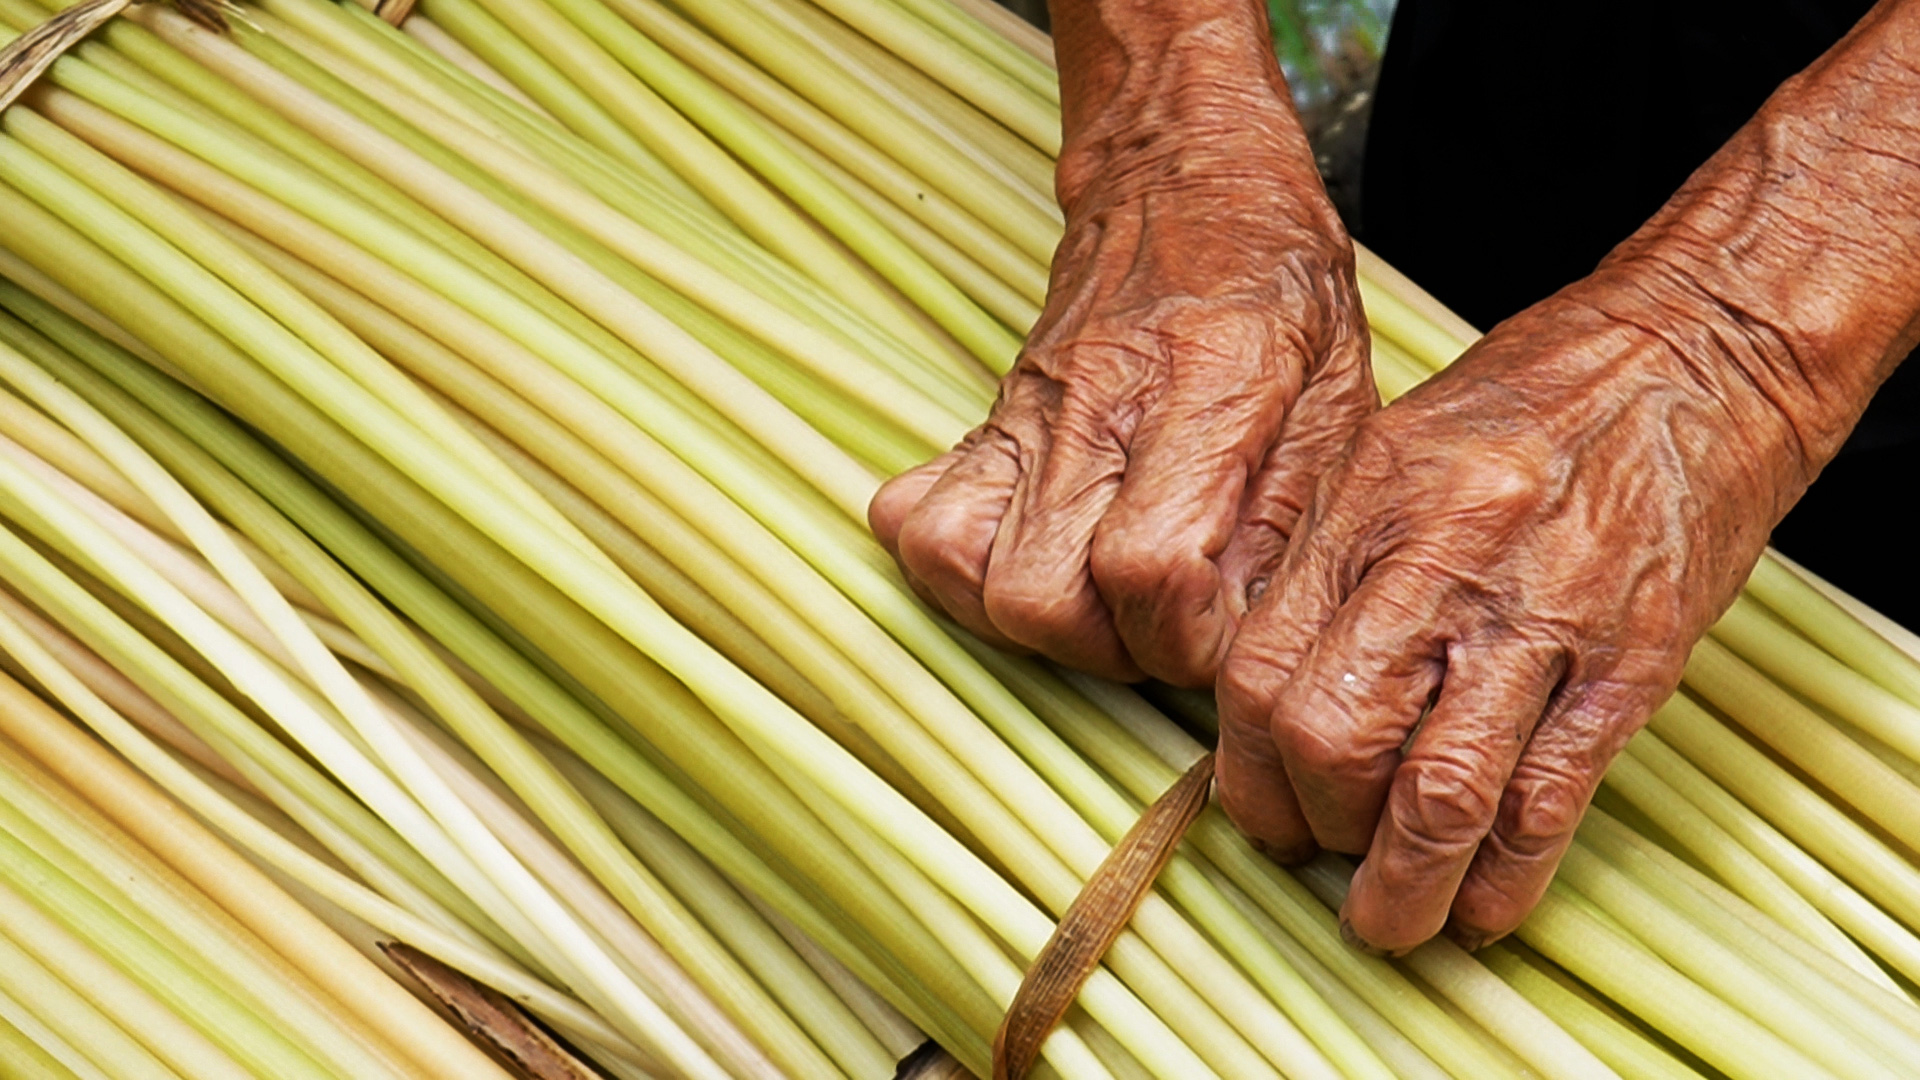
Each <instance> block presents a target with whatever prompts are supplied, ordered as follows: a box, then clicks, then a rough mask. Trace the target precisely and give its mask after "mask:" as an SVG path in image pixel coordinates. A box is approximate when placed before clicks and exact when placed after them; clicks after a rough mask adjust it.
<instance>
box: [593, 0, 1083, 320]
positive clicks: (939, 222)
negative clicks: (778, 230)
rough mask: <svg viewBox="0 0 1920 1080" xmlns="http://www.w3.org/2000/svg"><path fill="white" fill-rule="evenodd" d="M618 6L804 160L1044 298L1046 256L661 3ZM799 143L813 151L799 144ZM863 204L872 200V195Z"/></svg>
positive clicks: (642, 0) (629, 0) (643, 0)
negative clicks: (849, 180)
mask: <svg viewBox="0 0 1920 1080" xmlns="http://www.w3.org/2000/svg"><path fill="white" fill-rule="evenodd" d="M615 10H617V11H618V12H619V13H620V15H621V17H622V18H625V19H626V20H627V21H628V22H630V23H632V24H633V25H634V26H636V27H638V28H639V29H641V30H643V31H644V32H645V33H646V34H647V35H648V36H649V37H650V38H652V39H654V40H656V41H659V42H660V43H661V44H663V45H665V46H667V47H668V48H670V49H672V50H673V52H674V55H676V56H679V57H680V58H681V59H682V60H683V61H684V62H685V63H687V64H689V65H692V66H693V67H694V68H695V69H697V70H698V71H699V72H700V73H701V74H702V75H704V76H705V77H706V78H708V79H710V80H711V81H712V82H713V84H714V85H715V86H717V87H718V88H720V89H721V90H724V91H726V92H727V93H729V94H732V95H735V96H737V97H738V98H739V99H740V101H741V102H742V103H743V104H744V105H746V106H748V107H750V108H752V109H754V110H755V111H757V112H758V113H759V114H761V115H762V116H765V117H766V118H767V119H768V120H770V121H772V122H773V124H774V125H777V130H776V132H775V134H776V136H778V135H780V134H783V133H784V134H787V138H785V139H783V140H782V142H783V144H784V145H786V146H787V147H788V149H790V150H792V151H793V152H795V153H797V154H799V155H800V156H801V157H802V158H803V159H804V160H805V161H806V162H807V164H809V165H812V166H813V167H815V168H819V167H820V164H821V163H822V162H826V163H828V164H830V165H832V166H833V168H834V170H841V171H844V172H845V173H847V174H849V175H851V176H853V177H857V178H858V180H859V182H860V183H861V184H862V185H866V187H867V188H868V189H870V190H871V191H873V192H876V193H878V194H879V195H881V196H883V197H884V201H886V202H888V203H890V204H892V205H893V206H894V207H895V208H897V210H899V211H901V212H904V213H905V214H907V215H911V217H912V218H913V219H914V220H917V221H919V222H921V223H922V224H923V225H925V226H926V227H927V228H928V229H930V230H932V231H933V232H934V233H935V234H937V235H939V236H940V237H942V238H944V239H945V240H946V241H947V242H949V243H951V244H953V245H954V246H956V247H958V248H959V249H961V250H962V251H964V252H966V253H967V254H969V255H970V256H971V257H973V258H975V259H978V260H980V263H981V265H982V266H984V267H985V268H986V269H987V270H988V271H989V272H990V273H992V274H993V275H995V276H996V277H999V278H1001V279H1002V280H1004V281H1006V282H1007V283H1008V284H1009V285H1011V286H1012V287H1013V288H1015V289H1018V290H1019V291H1020V293H1021V295H1023V296H1026V297H1027V298H1028V299H1029V300H1031V301H1033V302H1034V303H1039V302H1040V301H1041V300H1043V299H1044V298H1045V290H1046V271H1045V264H1046V257H1045V256H1042V257H1040V258H1038V259H1036V258H1035V257H1034V256H1031V255H1029V254H1027V253H1026V252H1025V251H1024V250H1022V249H1021V247H1020V246H1019V245H1017V244H1015V243H1013V242H1012V241H1011V240H1009V239H1008V238H1007V237H1005V236H1003V235H1002V234H1001V233H1000V232H999V231H997V230H996V229H995V228H992V227H990V225H989V224H988V223H987V222H984V221H983V220H982V219H980V218H976V217H975V216H974V215H973V214H972V213H970V212H969V211H967V210H966V209H963V208H962V207H960V206H959V205H958V204H956V203H955V202H953V201H952V200H951V199H949V198H948V197H947V196H946V195H945V194H943V193H942V192H941V191H939V190H932V191H929V190H928V187H929V185H927V184H926V183H924V182H923V181H921V180H920V179H919V178H918V177H916V176H915V175H914V174H913V173H911V172H909V171H908V170H907V169H906V168H905V167H904V166H902V165H901V164H900V163H898V162H896V161H895V160H894V159H893V158H891V157H888V156H887V155H886V154H885V153H882V152H881V151H880V150H879V149H877V148H875V147H874V146H873V144H871V143H869V142H867V141H866V140H865V139H863V138H861V137H860V136H858V135H856V134H854V133H853V132H852V131H850V130H848V129H847V128H846V126H845V125H843V124H841V123H840V122H839V121H838V120H836V119H834V118H833V117H831V116H829V115H827V114H826V113H825V112H824V111H822V110H821V109H820V108H819V107H818V106H816V105H814V104H813V103H812V102H810V101H808V100H806V99H805V98H803V97H801V96H800V95H799V94H797V93H795V92H794V91H793V90H791V89H788V88H787V87H786V86H785V85H783V84H781V83H780V82H779V81H778V80H776V79H774V78H773V77H771V76H769V75H768V74H767V73H765V72H763V71H761V70H760V69H759V68H757V67H755V66H754V65H752V64H751V63H748V62H747V61H745V60H744V59H742V58H741V57H740V56H739V55H738V54H736V53H734V52H733V51H732V50H731V49H728V48H727V47H726V46H725V45H722V44H721V43H719V42H717V41H715V40H714V39H713V38H712V37H709V36H708V35H707V34H706V33H705V32H704V31H702V30H701V29H699V28H698V27H696V26H694V25H693V24H691V23H689V22H688V21H686V19H685V18H683V17H681V16H679V15H676V14H675V13H674V12H672V11H670V10H668V9H667V8H666V7H664V6H662V5H660V4H657V3H653V2H651V0H616V4H615ZM800 146H805V147H808V148H809V150H811V151H812V152H811V153H809V152H807V151H803V150H800V149H799V147H800ZM822 175H824V176H826V177H828V178H829V179H834V181H835V183H836V184H838V186H839V187H840V188H841V189H842V190H843V191H846V192H847V193H848V194H850V195H852V196H854V197H856V198H859V197H861V196H862V195H863V194H864V192H863V191H862V190H861V189H860V188H855V187H849V186H848V185H847V184H846V183H844V182H842V181H840V180H839V179H837V178H836V177H835V175H834V172H833V171H829V170H822ZM862 202H863V204H864V205H874V202H873V201H872V200H867V199H862ZM989 220H990V219H989ZM1055 231H1057V230H1055ZM1036 291H1037V295H1036Z"/></svg>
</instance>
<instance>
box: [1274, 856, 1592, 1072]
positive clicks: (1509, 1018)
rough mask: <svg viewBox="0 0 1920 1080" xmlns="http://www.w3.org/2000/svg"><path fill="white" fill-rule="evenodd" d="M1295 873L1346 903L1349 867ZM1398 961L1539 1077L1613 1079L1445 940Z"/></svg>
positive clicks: (1329, 898)
mask: <svg viewBox="0 0 1920 1080" xmlns="http://www.w3.org/2000/svg"><path fill="white" fill-rule="evenodd" d="M1299 873H1300V875H1301V876H1302V877H1304V878H1305V879H1306V881H1307V884H1308V886H1309V887H1310V888H1313V889H1314V891H1315V892H1316V893H1317V894H1318V895H1319V896H1320V900H1321V902H1322V903H1324V904H1326V905H1327V907H1329V908H1332V909H1334V910H1339V908H1340V906H1341V905H1342V904H1344V903H1346V899H1347V890H1348V887H1349V886H1350V885H1351V879H1352V876H1353V871H1352V868H1351V866H1349V865H1347V864H1345V863H1342V862H1340V861H1339V860H1336V859H1333V858H1330V857H1324V856H1323V857H1321V858H1318V859H1315V860H1314V861H1313V862H1312V863H1309V864H1308V865H1307V866H1305V867H1303V868H1302V869H1301V870H1300V871H1299ZM1400 962H1401V963H1403V964H1405V965H1406V966H1407V967H1408V968H1409V969H1411V970H1412V972H1413V973H1414V974H1415V975H1417V976H1419V977H1420V979H1421V980H1422V981H1424V982H1425V983H1426V984H1427V985H1428V986H1430V987H1432V988H1433V989H1434V990H1435V991H1437V992H1439V994H1440V996H1441V997H1443V998H1445V999H1446V1001H1447V1002H1449V1003H1450V1004H1452V1006H1453V1007H1454V1008H1456V1009H1458V1010H1459V1011H1460V1014H1461V1015H1462V1016H1464V1017H1466V1018H1467V1019H1468V1020H1470V1021H1471V1022H1472V1023H1473V1024H1475V1025H1477V1026H1478V1027H1479V1028H1480V1029H1481V1030H1483V1031H1485V1032H1486V1033H1487V1034H1488V1035H1491V1036H1492V1037H1493V1038H1494V1039H1495V1040H1497V1041H1498V1042H1499V1043H1500V1045H1501V1046H1503V1047H1505V1048H1506V1049H1507V1050H1509V1051H1511V1052H1512V1053H1513V1055H1514V1056H1515V1057H1516V1058H1518V1059H1519V1060H1520V1061H1522V1062H1524V1063H1525V1064H1526V1065H1527V1066H1530V1067H1531V1068H1534V1069H1538V1070H1539V1071H1540V1073H1541V1074H1542V1075H1550V1076H1566V1077H1589V1078H1592V1080H1602V1078H1613V1077H1614V1073H1613V1070H1612V1069H1610V1068H1608V1067H1607V1066H1606V1065H1605V1064H1604V1063H1602V1062H1601V1060H1600V1059H1599V1057H1597V1056H1595V1055H1594V1054H1593V1052H1592V1051H1590V1050H1588V1049H1587V1048H1586V1047H1585V1046H1583V1045H1581V1044H1580V1043H1579V1042H1578V1041H1577V1040H1575V1039H1574V1038H1573V1037H1572V1036H1571V1035H1569V1034H1568V1033H1567V1032H1565V1031H1563V1030H1561V1028H1560V1027H1559V1026H1557V1025H1556V1024H1554V1023H1553V1021H1552V1020H1551V1019H1550V1018H1548V1016H1547V1015H1546V1014H1545V1013H1543V1012H1542V1011H1541V1010H1540V1009H1539V1008H1538V1007H1537V1006H1536V1005H1534V1004H1533V1003H1532V1002H1530V1001H1528V1000H1527V999H1526V998H1525V997H1523V996H1521V995H1519V994H1516V993H1515V992H1514V991H1513V989H1512V988H1511V987H1509V986H1508V985H1507V984H1505V983H1503V982H1501V981H1500V980H1499V979H1498V978H1497V977H1495V976H1494V975H1493V973H1492V972H1489V971H1488V970H1487V969H1486V968H1484V967H1482V966H1480V964H1478V963H1476V962H1475V961H1474V958H1473V957H1472V956H1471V955H1469V954H1468V953H1467V951H1466V950H1465V949H1462V948H1461V947H1460V946H1458V945H1455V944H1454V943H1453V942H1451V941H1449V940H1447V939H1446V938H1434V939H1433V940H1432V941H1429V942H1427V943H1426V944H1424V945H1422V946H1420V947H1419V948H1417V949H1414V950H1413V951H1412V952H1410V953H1407V954H1406V955H1405V956H1402V957H1400Z"/></svg>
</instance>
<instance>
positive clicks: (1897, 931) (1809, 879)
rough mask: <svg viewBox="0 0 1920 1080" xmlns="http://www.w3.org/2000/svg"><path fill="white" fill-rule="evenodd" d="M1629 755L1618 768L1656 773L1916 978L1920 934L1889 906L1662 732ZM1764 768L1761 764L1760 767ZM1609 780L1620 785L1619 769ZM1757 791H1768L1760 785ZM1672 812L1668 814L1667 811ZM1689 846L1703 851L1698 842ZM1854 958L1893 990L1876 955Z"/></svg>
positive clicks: (1843, 954) (1712, 864)
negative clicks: (1853, 883) (1849, 879)
mask: <svg viewBox="0 0 1920 1080" xmlns="http://www.w3.org/2000/svg"><path fill="white" fill-rule="evenodd" d="M1702 730H1703V731H1705V730H1710V729H1704V728H1703V729H1702ZM1715 741H1720V740H1715ZM1622 760H1623V761H1629V762H1631V764H1630V765H1628V766H1627V767H1626V768H1624V769H1622V767H1621V765H1620V763H1619V762H1616V763H1615V765H1614V768H1615V769H1619V770H1621V771H1622V773H1623V775H1624V774H1628V773H1638V772H1640V771H1644V772H1646V773H1647V774H1648V775H1649V776H1650V777H1651V778H1652V779H1654V780H1657V781H1659V782H1660V783H1662V784H1664V785H1666V786H1667V787H1668V788H1670V789H1671V790H1672V791H1673V792H1674V793H1675V794H1676V795H1678V796H1679V797H1681V798H1682V799H1684V800H1685V802H1684V803H1683V804H1682V805H1681V806H1680V807H1678V808H1676V810H1677V812H1678V814H1680V815H1684V816H1687V817H1692V818H1695V819H1697V820H1705V821H1707V822H1710V823H1711V824H1712V826H1714V827H1715V828H1716V829H1717V830H1719V833H1718V834H1716V835H1724V836H1725V837H1727V838H1728V839H1729V840H1730V841H1731V842H1732V843H1733V844H1735V845H1737V850H1739V851H1741V852H1744V853H1746V854H1748V855H1750V856H1751V857H1752V858H1755V859H1758V860H1759V861H1760V862H1762V863H1763V864H1765V866H1766V869H1767V870H1769V871H1770V872H1772V873H1773V874H1776V875H1778V876H1779V878H1780V880H1782V881H1784V882H1786V883H1787V884H1788V885H1789V886H1791V887H1792V889H1793V890H1794V892H1796V893H1797V894H1798V895H1799V896H1800V897H1801V898H1802V899H1803V900H1804V901H1805V902H1806V903H1808V904H1811V905H1812V906H1813V907H1814V908H1816V909H1817V910H1818V911H1819V912H1820V913H1821V914H1822V915H1825V916H1827V917H1828V918H1830V919H1832V920H1833V922H1834V924H1835V925H1837V926H1839V927H1841V928H1843V929H1844V930H1845V931H1846V932H1847V934H1850V935H1852V938H1853V939H1858V940H1859V942H1861V944H1863V945H1865V946H1866V947H1867V948H1868V949H1870V950H1871V952H1872V954H1873V956H1875V957H1879V958H1881V959H1882V960H1884V961H1885V962H1886V963H1888V964H1890V965H1891V966H1892V967H1893V968H1894V969H1895V970H1897V971H1900V972H1902V973H1903V974H1906V975H1907V976H1908V978H1909V979H1912V978H1913V977H1914V975H1913V973H1914V972H1915V971H1916V970H1920V940H1916V939H1915V937H1914V936H1913V934H1911V933H1910V932H1909V931H1908V930H1907V929H1906V928H1905V927H1903V926H1901V925H1900V924H1899V923H1898V922H1896V921H1894V920H1893V919H1892V918H1889V917H1888V915H1887V913H1886V912H1884V911H1882V910H1881V909H1880V908H1879V907H1876V906H1875V905H1874V904H1873V903H1872V902H1870V901H1869V900H1867V899H1866V898H1865V897H1863V896H1861V895H1860V894H1859V893H1858V892H1856V891H1855V890H1854V889H1853V887H1852V886H1850V885H1848V884H1847V883H1846V882H1845V881H1843V880H1841V879H1840V878H1839V877H1837V876H1835V875H1834V873H1833V872H1832V871H1831V870H1828V869H1827V868H1826V867H1825V866H1823V865H1821V864H1820V863H1819V862H1818V861H1817V860H1815V859H1814V858H1813V856H1811V855H1809V854H1807V852H1806V851H1805V850H1803V849H1801V848H1800V847H1799V846H1797V845H1796V844H1794V842H1793V841H1791V840H1789V839H1787V838H1786V837H1785V836H1782V835H1781V834H1780V832H1779V831H1778V830H1777V829H1775V828H1774V827H1773V826H1771V825H1769V824H1767V823H1766V822H1765V821H1764V820H1762V819H1761V818H1760V817H1759V816H1758V815H1756V814H1755V813H1754V812H1753V811H1752V810H1749V809H1747V807H1746V806H1745V805H1744V804H1743V803H1741V802H1740V801H1739V800H1738V799H1736V798H1734V797H1733V796H1732V795H1729V794H1728V793H1727V791H1726V790H1725V789H1722V788H1721V787H1720V786H1719V785H1718V784H1716V783H1714V782H1713V780H1711V779H1709V778H1708V777H1707V776H1706V774H1705V773H1702V772H1701V771H1700V770H1699V769H1698V768H1696V767H1694V766H1693V765H1692V764H1691V763H1689V762H1688V761H1687V760H1686V759H1685V758H1683V757H1681V756H1680V755H1679V754H1678V753H1675V752H1674V751H1673V750H1672V748H1670V747H1668V746H1667V744H1666V743H1664V742H1662V741H1660V738H1659V737H1658V736H1657V735H1654V734H1653V733H1652V732H1643V733H1642V734H1640V735H1638V736H1636V737H1635V738H1634V740H1633V742H1631V743H1629V744H1628V746H1627V751H1626V753H1625V754H1623V755H1622ZM1730 771H1733V772H1740V771H1741V770H1738V769H1737V767H1736V769H1734V770H1730ZM1758 771H1759V770H1754V772H1756V773H1757V772H1758ZM1608 782H1609V783H1610V784H1611V783H1612V780H1611V775H1610V777H1609V781H1608ZM1756 790H1763V789H1759V788H1758V787H1756ZM1665 816H1668V815H1663V817H1665ZM1721 847H1722V845H1720V844H1719V843H1718V841H1717V839H1716V840H1715V841H1714V842H1713V843H1711V844H1709V845H1707V850H1709V851H1719V850H1721ZM1816 850H1817V849H1816ZM1689 851H1692V852H1694V853H1695V854H1696V855H1698V854H1699V852H1698V851H1697V850H1696V849H1695V848H1693V847H1691V846H1690V847H1689ZM1734 858H1737V857H1734ZM1702 861H1703V864H1704V865H1706V866H1707V867H1708V868H1709V869H1711V870H1713V871H1714V872H1715V873H1717V874H1720V875H1721V876H1722V878H1723V879H1725V880H1728V881H1737V880H1738V877H1737V876H1735V875H1731V874H1728V873H1726V872H1724V871H1722V870H1721V869H1720V868H1719V861H1718V860H1708V859H1705V858H1703V859H1702ZM1743 895H1745V894H1743ZM1746 899H1747V900H1748V901H1749V902H1750V903H1757V900H1756V899H1755V898H1754V897H1751V896H1748V897H1746ZM1774 917H1775V918H1776V919H1778V918H1779V916H1777V915H1776V916H1774ZM1781 921H1782V923H1783V924H1784V925H1787V926H1793V925H1795V923H1794V922H1790V921H1787V920H1781ZM1808 940H1810V941H1813V943H1814V944H1816V945H1821V944H1822V942H1821V941H1818V940H1814V939H1808ZM1843 940H1851V939H1843ZM1827 952H1828V953H1829V955H1833V956H1837V957H1840V958H1841V959H1842V960H1843V961H1845V960H1847V957H1848V955H1849V952H1848V950H1846V949H1840V950H1835V949H1833V948H1831V947H1830V946H1829V947H1827ZM1858 952H1859V947H1858V946H1854V947H1853V949H1852V953H1853V954H1856V955H1857V954H1858ZM1862 962H1864V963H1866V964H1867V965H1868V968H1867V969H1862V968H1861V967H1860V964H1861V963H1862ZM1850 963H1851V966H1852V967H1854V969H1855V970H1857V971H1861V973H1862V974H1864V975H1866V976H1867V977H1868V978H1870V979H1873V980H1874V981H1875V982H1878V983H1880V984H1882V985H1884V986H1887V987H1889V988H1893V987H1894V985H1895V984H1894V983H1893V981H1892V980H1891V979H1889V978H1888V977H1887V975H1886V973H1885V972H1884V971H1882V970H1881V968H1880V966H1879V964H1877V963H1874V962H1873V960H1872V959H1871V958H1865V957H1862V958H1860V959H1859V960H1855V961H1852V962H1850Z"/></svg>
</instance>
